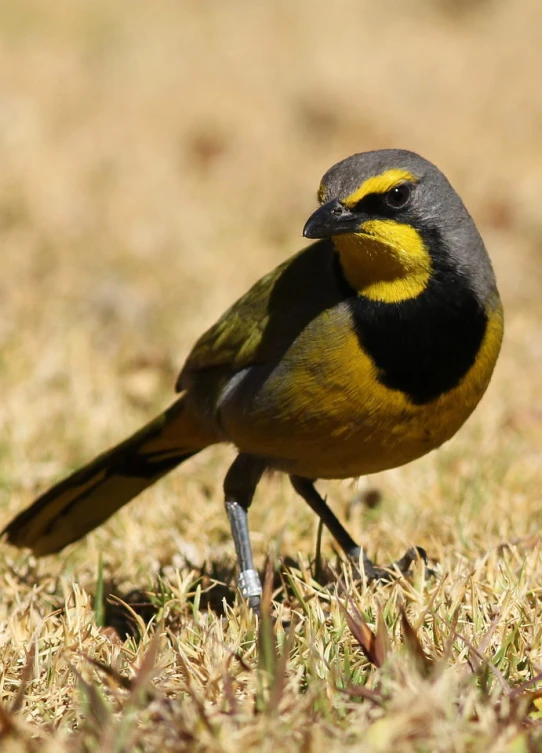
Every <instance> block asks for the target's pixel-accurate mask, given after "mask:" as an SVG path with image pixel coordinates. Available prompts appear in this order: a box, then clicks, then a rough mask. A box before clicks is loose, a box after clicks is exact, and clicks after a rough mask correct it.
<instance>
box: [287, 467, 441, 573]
mask: <svg viewBox="0 0 542 753" xmlns="http://www.w3.org/2000/svg"><path fill="white" fill-rule="evenodd" d="M290 481H291V482H292V486H293V487H294V489H295V490H296V492H297V493H298V494H299V495H300V496H301V497H303V499H304V500H305V502H307V504H308V505H309V506H310V507H311V509H312V510H314V512H315V513H316V514H317V515H318V517H319V518H320V520H321V521H322V523H323V524H324V525H325V526H326V528H327V529H328V530H329V532H330V533H331V535H332V536H333V538H334V539H335V540H336V541H337V543H338V544H339V546H340V547H341V549H342V550H343V552H344V553H345V554H346V556H347V557H349V558H350V559H351V560H353V562H354V564H356V565H357V564H358V562H359V557H360V552H361V549H360V547H359V546H358V545H357V544H356V542H355V541H354V539H353V538H352V537H351V536H350V534H349V533H348V531H347V530H346V529H345V528H344V526H343V525H342V524H341V523H340V522H339V520H338V519H337V518H336V516H335V514H334V513H333V512H332V510H330V508H329V507H328V506H327V503H326V501H325V499H323V497H321V496H320V495H319V494H318V492H317V491H316V489H315V488H314V481H312V479H308V478H302V477H301V476H290ZM418 557H421V558H422V559H423V560H424V562H427V554H426V552H425V550H424V549H422V548H421V547H412V548H411V549H409V550H408V551H407V552H406V553H405V554H404V555H403V556H402V557H401V559H400V560H397V562H395V563H393V564H392V565H390V566H389V568H382V567H376V565H375V564H374V563H373V562H372V561H371V560H370V559H369V558H368V557H367V555H366V554H365V552H364V553H363V569H364V571H365V576H366V578H367V580H369V581H372V580H390V579H391V573H390V572H389V571H390V570H392V571H393V570H396V569H398V570H399V571H400V572H402V573H406V572H408V570H409V568H410V565H411V564H412V562H414V560H416V559H417V558H418Z"/></svg>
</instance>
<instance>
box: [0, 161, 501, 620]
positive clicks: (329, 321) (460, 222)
mask: <svg viewBox="0 0 542 753" xmlns="http://www.w3.org/2000/svg"><path fill="white" fill-rule="evenodd" d="M318 199H319V201H320V203H321V206H320V208H318V209H317V210H316V211H315V212H314V214H313V215H312V216H311V217H310V218H309V220H308V221H307V223H306V225H305V228H304V230H303V235H304V236H305V237H306V238H313V239H319V240H318V242H316V243H314V244H312V245H310V246H309V247H308V248H305V249H304V250H303V251H301V252H300V253H298V254H296V255H295V256H293V257H292V258H290V259H288V260H287V261H286V262H284V263H283V264H281V265H280V266H279V267H277V268H276V269H275V270H273V271H272V272H270V273H269V274H267V275H266V276H265V277H263V278H262V279H261V280H260V281H259V282H257V283H256V284H255V285H254V286H253V287H252V288H251V289H250V290H249V291H248V292H247V293H246V294H245V295H244V296H243V297H242V298H240V299H239V300H238V301H237V302H236V303H234V304H233V305H232V306H231V308H230V309H228V310H227V311H226V313H225V314H224V315H223V316H222V317H221V318H220V319H219V320H218V322H217V323H216V324H215V325H214V326H213V327H211V329H209V330H208V331H207V332H206V333H205V334H204V335H203V336H202V337H201V338H200V339H199V340H198V342H197V343H196V345H195V347H194V349H193V350H192V352H191V353H190V355H189V356H188V359H187V360H186V363H185V365H184V367H183V369H182V371H181V374H180V376H179V378H178V380H177V391H178V392H180V397H179V398H178V400H177V401H176V402H175V403H174V404H173V405H172V406H171V407H170V408H168V409H167V410H166V411H165V412H164V413H162V414H161V415H160V416H158V418H156V419H155V420H154V421H151V422H150V423H149V424H147V425H146V426H145V427H143V428H142V429H141V430H140V431H138V432H137V433H136V434H134V435H133V436H132V437H130V438H129V439H127V440H125V441H124V442H122V443H121V444H119V445H117V446H116V447H114V448H113V449H111V450H109V451H107V452H105V453H103V454H102V455H100V456H99V457H97V458H96V459H95V460H93V461H92V462H90V463H89V464H88V465H86V466H85V467H84V468H82V469H81V470H79V471H77V472H75V473H74V474H73V475H71V476H69V477H68V478H66V479H65V480H64V481H61V482H60V483H58V484H57V485H56V486H53V487H52V489H50V490H49V491H47V492H45V493H44V494H43V495H42V496H41V497H39V499H37V500H36V501H35V502H34V503H33V504H32V505H31V506H30V507H28V508H27V509H26V510H24V511H23V512H21V513H20V514H19V515H18V516H17V517H16V518H15V519H14V520H12V521H11V523H9V525H8V526H7V527H6V528H5V530H4V533H5V534H6V535H7V539H8V541H9V542H11V543H12V544H15V545H16V546H19V547H30V549H32V550H33V551H34V553H35V554H37V555H44V554H49V553H52V552H56V551H58V550H59V549H62V547H64V546H66V545H67V544H69V543H70V542H72V541H75V540H76V539H79V538H80V537H81V536H83V535H84V534H86V533H87V532H88V531H90V530H92V529H93V528H95V527H96V526H98V525H99V524H100V523H102V522H103V521H104V520H106V519H107V518H108V517H109V516H110V515H112V514H113V513H114V512H115V511H116V510H118V509H119V508H120V507H122V505H124V504H126V503H127V502H128V501H129V500H131V499H132V498H133V497H135V496H136V495H137V494H139V493H140V492H141V491H143V489H145V488H146V487H147V486H149V485H150V484H153V483H154V482H155V481H157V480H158V479H159V478H160V477H161V476H163V475H164V474H166V473H168V472H169V471H171V470H172V469H173V468H175V466H177V465H179V463H182V462H183V461H184V460H187V459H188V458H189V457H191V456H192V455H194V454H195V453H197V452H199V451H200V450H202V449H203V448H205V447H207V446H209V445H211V444H214V443H217V442H230V443H232V444H233V445H235V446H236V447H237V449H238V452H239V454H238V455H237V457H236V459H235V461H234V462H233V464H232V466H231V467H230V469H229V471H228V472H227V474H226V479H225V482H224V492H225V500H226V510H227V513H228V516H229V520H230V524H231V529H232V534H233V539H234V542H235V547H236V551H237V557H238V561H239V568H240V576H239V584H240V588H241V591H242V593H243V595H244V596H245V597H246V598H248V599H249V603H250V604H252V605H253V606H257V605H258V603H259V597H260V592H261V586H260V581H259V578H258V574H257V572H256V571H255V569H254V564H253V558H252V551H251V547H250V542H249V535H248V521H247V511H248V508H249V507H250V504H251V501H252V497H253V495H254V491H255V488H256V486H257V484H258V482H259V480H260V478H261V476H262V474H263V473H264V472H265V471H266V470H267V469H272V470H279V471H283V472H285V473H288V474H289V475H290V478H291V481H292V484H293V486H294V488H295V489H296V491H297V492H298V493H299V494H300V495H301V496H302V497H303V498H304V499H305V500H306V501H307V502H308V504H309V505H310V506H311V508H312V509H313V510H314V511H315V512H316V513H317V515H318V516H319V517H320V518H321V520H322V521H323V523H324V524H325V525H326V526H327V528H328V529H329V530H330V531H331V533H332V534H333V536H334V537H335V539H336V540H337V542H338V543H339V545H340V546H341V548H342V549H343V550H344V552H345V553H346V554H347V555H348V556H350V557H352V558H354V559H357V558H358V557H359V556H360V548H359V547H358V546H357V544H356V543H355V541H354V540H353V539H352V538H351V537H350V536H349V534H348V533H347V532H346V530H345V529H344V528H343V527H342V525H341V524H340V523H339V521H338V520H337V518H336V517H335V515H334V514H333V513H332V511H331V510H330V508H329V507H328V506H327V504H326V502H325V501H324V499H322V497H321V496H320V495H319V494H318V492H317V491H316V489H315V487H314V480H315V479H318V478H330V479H333V478H335V479H342V478H348V477H351V476H360V475H364V474H368V473H375V472H377V471H383V470H385V469H387V468H395V467H396V466H400V465H403V464H404V463H408V462H410V461H411V460H415V459H416V458H419V457H420V456H422V455H425V454H426V453H427V452H429V451H430V450H433V449H435V448H436V447H439V446H440V445H441V444H442V443H443V442H445V441H446V440H448V439H450V437H452V436H453V435H454V434H455V433H456V431H457V430H458V429H459V427H460V426H461V425H462V424H463V423H464V421H465V420H466V419H467V418H468V417H469V415H470V414H471V413H472V411H473V410H474V408H475V407H476V405H477V403H478V401H479V400H480V398H481V397H482V395H483V394H484V391H485V389H486V387H487V385H488V383H489V380H490V378H491V374H492V372H493V368H494V366H495V362H496V360H497V356H498V353H499V349H500V345H501V339H502V333H503V313H502V307H501V303H500V299H499V294H498V292H497V287H496V283H495V277H494V274H493V270H492V267H491V263H490V260H489V257H488V255H487V252H486V249H485V247H484V244H483V241H482V238H481V237H480V235H479V233H478V231H477V229H476V226H475V224H474V222H473V220H472V218H471V217H470V215H469V213H468V211H467V210H466V208H465V206H464V205H463V202H462V201H461V199H460V198H459V196H458V195H457V193H456V192H455V191H454V189H453V188H452V186H451V185H450V183H449V182H448V180H447V179H446V178H445V176H444V175H443V174H442V173H441V172H440V171H439V170H438V169H437V168H436V167H435V166H434V165H432V164H431V163H430V162H428V161H427V160H425V159H423V158H422V157H420V156H418V155H417V154H414V153H412V152H408V151H403V150H397V149H389V150H381V151H374V152H367V153H362V154H355V155H354V156H352V157H349V158H347V159H345V160H343V161H342V162H339V163H338V164H337V165H334V166H333V167H332V168H331V169H330V170H328V172H327V173H326V174H325V175H324V177H323V179H322V182H321V185H320V188H319V191H318ZM413 556H415V555H414V554H411V555H405V557H404V558H403V560H402V561H401V566H402V567H406V568H408V566H409V564H410V561H411V559H412V557H413ZM363 566H364V569H365V573H366V575H367V577H368V578H373V577H375V576H377V575H379V573H380V572H381V571H380V569H379V568H376V567H375V566H374V565H373V563H372V562H371V561H370V560H369V559H368V558H367V557H364V560H363Z"/></svg>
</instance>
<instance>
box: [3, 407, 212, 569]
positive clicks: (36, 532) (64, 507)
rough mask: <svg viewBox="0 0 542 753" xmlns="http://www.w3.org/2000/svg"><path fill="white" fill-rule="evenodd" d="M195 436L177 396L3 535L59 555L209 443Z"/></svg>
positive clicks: (25, 512) (36, 550)
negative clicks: (63, 549)
mask: <svg viewBox="0 0 542 753" xmlns="http://www.w3.org/2000/svg"><path fill="white" fill-rule="evenodd" d="M198 434H199V432H198V431H197V430H195V431H194V425H193V423H192V422H191V421H190V419H189V418H188V417H187V415H186V411H185V405H184V398H183V397H181V398H180V399H179V400H177V402H175V403H174V404H173V405H172V406H171V407H170V408H168V409H167V410H166V411H164V413H162V414H161V415H160V416H158V417H157V418H155V419H154V420H153V421H151V422H150V423H148V424H147V425H146V426H144V427H143V428H142V429H140V430H139V431H138V432H136V433H135V434H134V435H133V436H131V437H129V438H128V439H126V440H125V441H124V442H122V443H121V444H119V445H117V446H116V447H113V448H112V449H110V450H108V451H107V452H104V453H102V454H101V455H98V457H97V458H95V459H94V460H92V461H91V462H90V463H88V465H85V466H84V467H83V468H81V469H80V470H78V471H76V472H75V473H73V474H72V475H71V476H68V478H66V479H64V480H63V481H60V482H59V483H58V484H56V485H55V486H53V487H52V488H51V489H49V490H48V491H47V492H45V493H44V494H42V496H41V497H39V498H38V499H37V500H36V501H35V502H34V503H33V504H32V505H30V507H28V508H27V509H26V510H23V511H22V512H21V513H20V514H19V515H17V517H15V518H14V519H13V520H12V521H11V523H9V524H8V525H7V526H6V528H5V529H4V531H3V532H2V533H3V534H5V535H6V536H7V540H8V541H9V542H10V543H11V544H14V545H15V546H18V547H29V548H30V549H32V550H33V552H34V553H35V554H36V555H38V556H39V555H44V554H52V553H53V552H57V551H59V550H60V549H62V548H63V547H65V546H66V545H67V544H70V543H71V542H72V541H76V540H77V539H80V538H81V537H82V536H84V535H85V534H86V533H88V532H89V531H92V530H93V529H94V528H96V526H99V525H100V524H101V523H103V522H104V521H105V520H107V518H109V517H110V516H111V515H112V514H113V513H114V512H116V511H117V510H118V509H119V508H120V507H122V506H123V505H125V504H126V503H127V502H129V501H130V500H131V499H133V498H134V497H135V496H137V495H138V494H139V493H140V492H142V491H143V490H144V489H146V488H147V487H148V486H150V485H151V484H153V483H154V482H155V481H157V480H158V479H159V478H161V477H162V476H164V475H165V474H166V473H168V472H169V471H171V470H172V469H173V468H175V467H176V466H177V465H179V464H180V463H182V462H183V461H184V460H187V458H189V457H191V456H192V455H195V454H196V453H197V452H199V451H200V450H202V449H203V448H204V447H206V446H207V445H208V444H211V443H212V440H211V441H209V440H205V439H204V438H203V437H202V436H201V435H200V436H198ZM215 441H216V440H215Z"/></svg>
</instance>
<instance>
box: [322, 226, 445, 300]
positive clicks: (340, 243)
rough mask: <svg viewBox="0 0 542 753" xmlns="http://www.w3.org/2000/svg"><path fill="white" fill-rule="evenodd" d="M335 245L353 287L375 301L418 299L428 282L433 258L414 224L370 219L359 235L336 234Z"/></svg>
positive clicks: (346, 275) (345, 273)
mask: <svg viewBox="0 0 542 753" xmlns="http://www.w3.org/2000/svg"><path fill="white" fill-rule="evenodd" d="M333 243H334V245H335V248H336V249H337V251H338V253H339V257H340V260H341V266H342V268H343V272H344V275H345V277H346V279H347V280H348V282H349V283H350V285H351V286H352V287H353V288H355V289H356V290H357V291H358V293H359V295H363V296H365V297H366V298H370V299H371V300H373V301H383V302H384V303H397V302H399V301H404V300H407V299H409V298H416V297H417V296H418V295H420V293H421V292H422V291H423V290H424V289H425V287H426V285H427V283H428V281H429V277H430V275H431V256H430V255H429V252H428V251H427V248H426V246H425V243H424V242H423V240H422V238H421V236H420V234H419V233H418V231H417V230H416V229H415V228H413V227H412V226H411V225H406V224H401V223H398V222H395V221H394V220H368V221H367V222H365V223H364V224H363V225H362V226H361V228H360V232H358V233H351V234H347V235H337V236H335V237H334V238H333Z"/></svg>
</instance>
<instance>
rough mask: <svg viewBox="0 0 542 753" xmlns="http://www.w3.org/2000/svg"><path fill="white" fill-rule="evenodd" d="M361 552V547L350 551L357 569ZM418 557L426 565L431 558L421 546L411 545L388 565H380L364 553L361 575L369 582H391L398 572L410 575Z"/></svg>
mask: <svg viewBox="0 0 542 753" xmlns="http://www.w3.org/2000/svg"><path fill="white" fill-rule="evenodd" d="M360 554H361V551H360V548H359V547H356V548H355V549H354V550H352V551H351V552H349V553H348V556H349V558H350V559H351V560H352V561H353V563H354V565H355V566H356V569H358V570H359V569H360V568H359V564H360ZM418 559H422V560H423V561H424V564H425V565H427V564H428V561H429V560H428V557H427V552H426V551H425V549H423V547H421V546H413V547H411V548H410V549H408V550H407V551H406V552H405V553H404V554H403V556H402V557H401V558H400V559H398V560H396V561H395V562H392V563H391V564H390V565H388V566H387V567H378V566H377V565H375V564H374V563H373V562H372V561H371V560H370V559H369V558H368V557H367V555H366V554H365V553H364V554H363V558H362V564H361V572H360V577H364V578H366V579H367V581H368V582H369V583H371V582H372V581H375V580H376V581H383V582H385V583H389V582H390V581H392V580H393V579H394V577H395V576H396V575H398V574H399V575H409V574H410V566H411V565H412V563H413V562H415V561H416V560H418Z"/></svg>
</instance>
